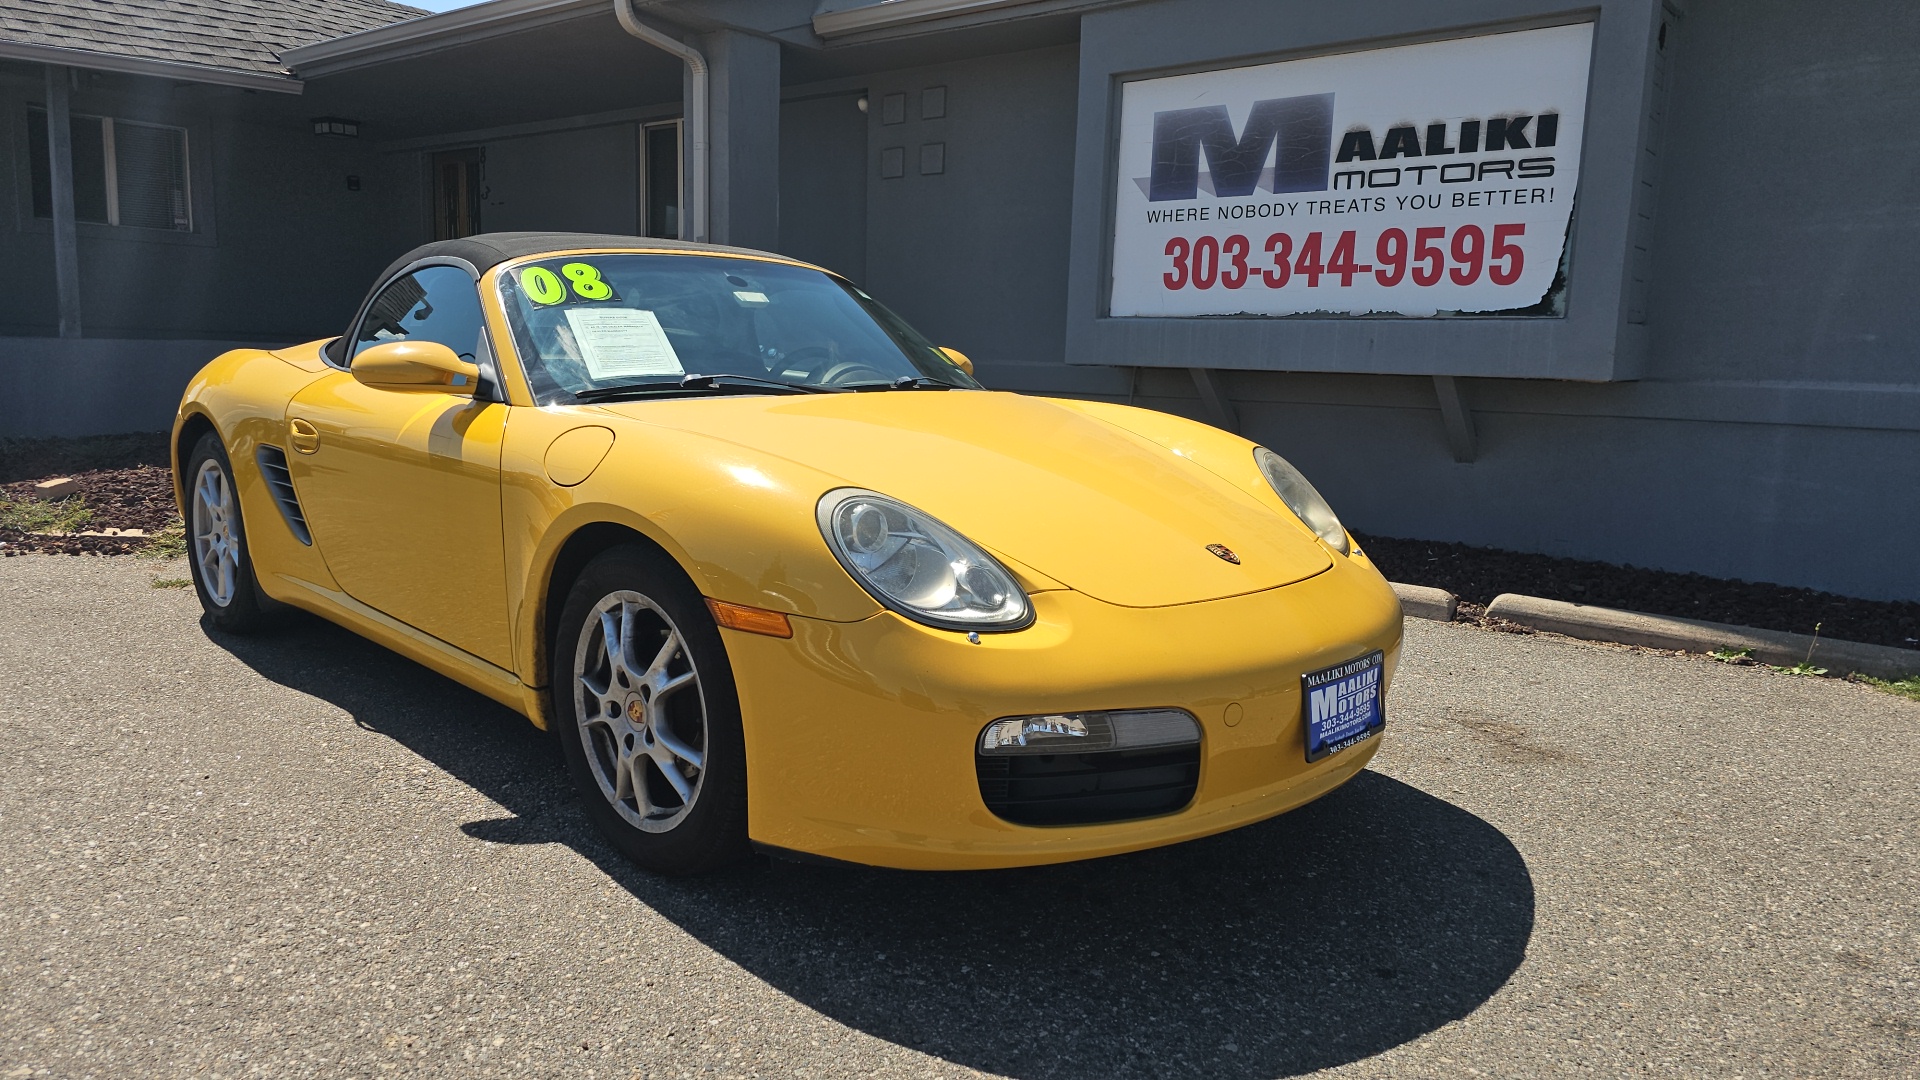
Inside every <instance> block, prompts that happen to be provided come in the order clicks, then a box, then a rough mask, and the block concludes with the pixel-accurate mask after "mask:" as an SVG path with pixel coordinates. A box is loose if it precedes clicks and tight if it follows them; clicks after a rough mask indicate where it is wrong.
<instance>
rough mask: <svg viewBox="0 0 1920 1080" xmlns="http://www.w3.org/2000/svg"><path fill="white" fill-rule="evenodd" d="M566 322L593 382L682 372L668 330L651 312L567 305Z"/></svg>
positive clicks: (681, 373) (682, 369) (683, 371)
mask: <svg viewBox="0 0 1920 1080" xmlns="http://www.w3.org/2000/svg"><path fill="white" fill-rule="evenodd" d="M567 325H568V326H569V327H571V328H572V329H573V340H574V341H575V342H576V343H577V344H578V345H579V346H580V359H581V360H582V361H584V362H585V363H586V365H587V374H588V375H591V376H592V377H593V378H594V380H595V381H596V382H598V381H601V380H606V379H632V378H645V377H646V376H648V375H684V374H686V371H687V369H686V368H683V367H681V366H680V357H679V355H678V354H676V353H675V352H674V351H673V343H672V342H671V341H668V340H667V331H666V330H665V328H663V327H662V326H661V325H660V320H659V319H658V318H656V317H655V316H654V314H653V312H651V311H636V310H634V309H633V308H621V307H607V308H569V309H567Z"/></svg>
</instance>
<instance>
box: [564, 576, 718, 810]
mask: <svg viewBox="0 0 1920 1080" xmlns="http://www.w3.org/2000/svg"><path fill="white" fill-rule="evenodd" d="M573 677H574V715H575V717H576V718H577V720H578V723H579V738H580V742H581V746H582V748H583V749H584V750H585V751H586V757H587V764H588V767H589V768H590V769H591V770H592V772H593V777H594V780H595V781H597V782H598V785H599V788H600V794H601V795H602V796H603V797H605V798H606V800H607V802H608V804H609V805H611V806H612V807H613V808H614V810H615V811H617V812H618V813H619V814H620V816H621V817H622V818H623V819H625V820H626V821H627V823H628V824H630V825H632V826H634V827H635V828H637V829H640V830H642V831H644V832H650V833H663V832H668V831H670V830H672V829H673V828H674V827H675V826H677V825H679V824H680V822H681V821H683V820H685V818H686V816H687V814H688V813H689V812H691V811H692V809H693V807H694V803H695V802H696V801H697V800H698V799H699V797H700V789H701V785H702V781H703V780H704V779H705V775H706V750H707V715H706V700H705V695H704V694H703V693H702V692H701V688H700V674H699V672H698V670H696V669H695V667H694V664H693V656H692V654H691V653H690V652H689V651H688V650H687V647H686V639H685V638H684V637H683V636H682V634H681V633H680V628H679V627H677V626H675V625H674V622H673V620H672V619H671V618H670V617H669V616H668V615H667V613H666V611H665V610H663V609H662V608H661V607H660V605H658V604H656V603H655V602H654V601H653V600H651V599H649V598H648V597H646V596H643V595H641V594H639V593H637V592H629V591H624V590H623V591H619V592H614V593H610V594H608V595H607V596H605V597H602V598H601V600H600V602H599V603H597V604H595V605H594V607H593V610H592V612H591V613H590V614H589V615H588V617H587V625H586V626H585V628H584V630H583V632H582V633H581V635H580V644H579V647H578V648H577V649H576V650H575V653H574V661H573Z"/></svg>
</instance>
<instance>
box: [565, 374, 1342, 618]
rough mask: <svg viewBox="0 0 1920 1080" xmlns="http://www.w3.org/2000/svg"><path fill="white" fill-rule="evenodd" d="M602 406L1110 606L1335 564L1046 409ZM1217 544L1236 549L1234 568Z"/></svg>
mask: <svg viewBox="0 0 1920 1080" xmlns="http://www.w3.org/2000/svg"><path fill="white" fill-rule="evenodd" d="M598 408H600V409H603V410H605V411H607V412H612V413H615V414H617V415H620V416H623V417H628V418H631V419H633V420H637V421H640V422H643V423H646V424H649V425H653V426H657V427H665V428H672V429H677V430H682V431H686V432H689V433H697V434H700V435H704V436H708V437H711V438H715V439H720V440H724V441H726V442H731V443H734V444H737V445H739V446H742V447H746V448H749V449H752V450H755V451H758V452H760V453H765V454H771V455H775V456H778V457H781V458H785V459H787V460H789V461H792V462H795V463H797V464H800V465H804V466H807V467H809V468H812V469H816V470H819V471H821V472H824V473H827V474H829V475H832V476H835V477H838V478H840V479H841V480H842V481H844V482H845V483H846V484H847V485H849V486H853V487H862V488H868V489H871V490H873V491H878V492H881V493H883V494H886V495H891V496H893V497H894V498H897V499H901V500H903V501H905V502H907V503H910V504H912V505H913V506H916V507H918V508H920V509H922V510H924V511H926V512H927V513H929V514H932V515H933V516H935V517H937V518H939V519H940V520H942V521H944V522H946V523H947V524H948V525H951V526H953V527H954V528H956V529H958V530H960V531H961V532H962V533H964V534H966V535H967V536H969V537H971V538H972V539H973V540H975V541H976V542H978V543H980V544H982V545H984V546H986V547H987V548H989V549H991V550H993V551H995V552H997V553H999V554H1001V555H1004V556H1009V557H1011V558H1012V559H1014V560H1017V561H1019V562H1021V563H1024V564H1026V565H1027V566H1029V567H1031V568H1032V569H1034V570H1037V571H1039V572H1040V573H1042V574H1045V575H1047V576H1048V577H1051V578H1053V579H1055V580H1057V581H1059V582H1061V583H1062V584H1064V585H1066V586H1067V587H1068V588H1071V589H1075V590H1078V591H1080V592H1084V593H1086V594H1088V595H1090V596H1093V597H1096V598H1098V599H1100V600H1104V601H1106V602H1108V603H1112V604H1119V605H1123V606H1127V607H1162V606H1168V605H1173V604H1185V603H1195V602H1199V601H1203V600H1212V599H1218V598H1220V597H1225V596H1235V595H1239V594H1242V593H1248V592H1256V591H1259V590H1262V589H1270V588H1275V587H1277V586H1281V585H1286V584H1289V583H1291V582H1295V581H1299V580H1301V579H1303V578H1307V577H1311V576H1313V575H1315V574H1318V573H1320V572H1322V571H1324V570H1326V569H1327V568H1328V567H1329V566H1331V565H1332V559H1331V557H1330V556H1329V555H1328V554H1327V551H1326V549H1325V548H1323V547H1321V546H1320V544H1319V543H1318V542H1317V541H1315V540H1314V539H1313V537H1312V536H1311V534H1309V533H1308V532H1307V531H1306V530H1305V529H1304V528H1303V527H1301V526H1300V525H1299V524H1298V523H1297V522H1295V521H1292V520H1291V519H1288V518H1286V517H1283V516H1282V515H1283V514H1284V511H1279V510H1276V509H1274V508H1273V507H1271V506H1269V505H1267V504H1264V503H1262V502H1261V501H1260V500H1259V499H1256V498H1255V497H1254V496H1253V495H1252V494H1250V493H1249V492H1247V491H1245V490H1244V489H1241V488H1239V487H1236V486H1235V485H1233V484H1231V483H1229V482H1228V481H1227V480H1225V479H1223V478H1221V477H1220V476H1219V475H1217V474H1215V473H1213V472H1211V471H1209V470H1208V469H1206V468H1203V467H1201V466H1200V465H1197V464H1195V463H1193V462H1192V461H1189V460H1187V459H1185V458H1183V457H1181V456H1179V455H1178V454H1176V453H1174V452H1171V451H1169V450H1167V449H1165V448H1164V447H1162V446H1159V445H1157V444H1155V443H1152V442H1149V441H1148V440H1146V439H1144V438H1141V437H1139V436H1137V435H1134V434H1132V433H1131V432H1128V431H1125V430H1123V429H1121V428H1119V427H1116V426H1114V425H1113V424H1110V423H1107V422H1104V421H1102V420H1098V419H1095V418H1093V417H1089V416H1086V415H1083V414H1082V413H1080V412H1078V411H1076V410H1073V409H1070V408H1066V407H1063V406H1061V405H1057V404H1054V403H1052V402H1049V401H1047V400H1045V399H1042V398H1031V397H1023V396H1020V395H1017V394H1006V393H995V392H982V391H914V392H904V391H903V392H882V393H858V394H819V395H808V396H804V397H802V396H786V395H782V396H771V395H768V396H757V395H756V396H740V397H725V398H699V399H676V400H665V401H661V400H654V401H634V402H621V403H617V404H609V405H603V406H599V407H598ZM1208 545H1220V546H1223V547H1225V548H1227V549H1229V550H1230V551H1231V552H1232V553H1233V554H1234V555H1235V556H1237V557H1238V559H1239V562H1238V563H1237V564H1236V563H1233V562H1230V561H1228V560H1226V559H1225V558H1222V557H1220V556H1217V555H1216V554H1214V553H1213V552H1211V551H1209V550H1208Z"/></svg>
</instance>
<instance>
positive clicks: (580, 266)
mask: <svg viewBox="0 0 1920 1080" xmlns="http://www.w3.org/2000/svg"><path fill="white" fill-rule="evenodd" d="M562 275H564V276H565V277H566V279H567V283H568V284H571V285H572V286H573V294H574V295H575V296H578V297H579V298H580V299H582V300H605V299H607V298H609V297H611V296H612V295H613V286H611V285H608V284H607V282H606V280H605V279H604V278H602V277H601V276H600V268H599V267H597V266H595V265H593V264H592V263H583V262H571V263H566V264H564V265H562V266H561V267H560V274H555V273H554V272H553V271H551V270H549V269H547V268H546V267H544V266H531V267H528V268H527V269H525V270H522V271H520V285H521V287H522V288H524V289H526V290H527V295H528V296H530V297H532V298H533V302H534V303H536V304H559V303H564V302H565V301H566V299H567V286H566V285H563V284H561V282H560V277H561V276H562Z"/></svg>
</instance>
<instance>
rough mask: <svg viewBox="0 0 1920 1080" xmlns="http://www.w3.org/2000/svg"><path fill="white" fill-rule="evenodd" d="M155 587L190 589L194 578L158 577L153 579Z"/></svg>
mask: <svg viewBox="0 0 1920 1080" xmlns="http://www.w3.org/2000/svg"><path fill="white" fill-rule="evenodd" d="M153 587H154V588H156V589H189V588H192V587H193V579H192V578H183V577H157V578H154V579H153Z"/></svg>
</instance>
